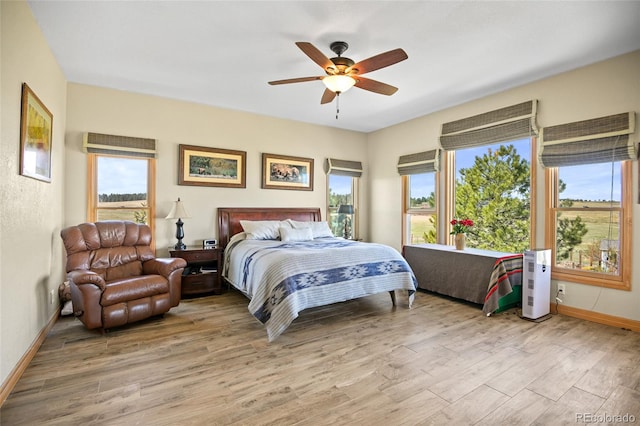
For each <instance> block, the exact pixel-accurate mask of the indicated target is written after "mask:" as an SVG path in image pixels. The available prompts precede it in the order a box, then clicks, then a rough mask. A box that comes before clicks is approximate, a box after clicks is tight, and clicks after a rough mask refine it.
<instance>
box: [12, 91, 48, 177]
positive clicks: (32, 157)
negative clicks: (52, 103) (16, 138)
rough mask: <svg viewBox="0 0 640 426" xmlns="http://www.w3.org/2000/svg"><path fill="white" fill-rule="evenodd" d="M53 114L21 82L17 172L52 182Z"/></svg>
mask: <svg viewBox="0 0 640 426" xmlns="http://www.w3.org/2000/svg"><path fill="white" fill-rule="evenodd" d="M52 126H53V115H51V112H50V111H49V110H48V109H47V107H46V106H44V104H43V103H42V102H41V101H40V99H39V98H38V97H37V96H36V94H35V93H33V91H32V90H31V89H30V88H29V86H27V83H22V113H21V116H20V174H21V175H23V176H28V177H31V178H34V179H38V180H42V181H45V182H51V137H52V134H53V133H52Z"/></svg>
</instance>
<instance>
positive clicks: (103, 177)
mask: <svg viewBox="0 0 640 426" xmlns="http://www.w3.org/2000/svg"><path fill="white" fill-rule="evenodd" d="M96 160H97V179H98V180H97V182H96V186H95V187H96V188H97V194H96V200H97V203H98V204H97V209H96V210H95V217H96V220H131V221H133V222H136V223H146V224H149V207H150V206H149V203H148V186H147V185H148V182H147V178H148V167H149V160H148V159H142V158H130V157H129V158H128V157H111V156H102V155H98V156H97V157H96Z"/></svg>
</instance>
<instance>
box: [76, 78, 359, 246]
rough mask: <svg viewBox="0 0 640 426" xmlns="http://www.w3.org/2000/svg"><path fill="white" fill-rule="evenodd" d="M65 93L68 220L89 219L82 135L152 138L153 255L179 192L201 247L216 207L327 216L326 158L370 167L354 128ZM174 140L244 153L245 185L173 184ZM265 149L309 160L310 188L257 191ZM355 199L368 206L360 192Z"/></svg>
mask: <svg viewBox="0 0 640 426" xmlns="http://www.w3.org/2000/svg"><path fill="white" fill-rule="evenodd" d="M67 96H68V103H67V115H68V120H67V135H66V153H65V155H66V161H67V165H68V167H67V169H66V173H67V178H66V185H67V187H66V192H67V197H66V199H65V210H66V215H65V224H67V225H70V224H75V223H79V222H82V221H84V220H85V218H86V205H87V201H86V200H87V198H86V175H87V161H86V155H85V154H84V153H83V152H82V134H83V133H84V132H97V133H108V134H114V135H124V136H136V137H144V138H153V139H156V140H157V149H158V156H157V179H156V181H157V185H156V191H157V201H156V209H157V210H156V213H157V214H156V234H155V235H156V248H157V252H158V255H168V250H167V247H169V246H170V245H173V244H175V237H174V235H175V228H176V227H175V220H173V221H167V220H164V219H163V218H164V217H165V216H166V215H167V213H169V210H170V209H171V205H172V202H173V201H174V200H176V199H177V198H178V197H180V199H181V200H182V201H183V202H184V203H185V205H186V207H187V211H188V212H189V214H190V215H191V218H190V219H185V220H184V222H185V225H184V232H185V239H184V242H185V243H186V244H187V245H193V244H202V239H204V238H217V216H216V209H217V208H218V207H251V206H290V207H308V206H313V207H320V208H321V209H322V216H323V217H324V218H326V217H325V216H326V209H325V206H326V202H327V201H326V197H327V179H326V174H325V171H324V162H325V159H326V158H327V157H333V158H341V159H346V160H360V161H362V162H363V163H364V166H365V169H366V168H367V167H366V161H365V160H366V158H364V157H365V155H366V145H365V144H366V135H365V134H363V133H359V132H351V131H344V130H338V129H332V128H327V127H322V126H315V125H310V124H304V123H299V122H294V121H288V120H281V119H276V118H269V117H264V116H260V115H255V114H249V113H244V112H239V111H231V110H225V109H220V108H214V107H209V106H204V105H198V104H193V103H187V102H181V101H174V100H169V99H162V98H157V97H153V96H145V95H139V94H133V93H128V92H121V91H116V90H110V89H102V88H97V87H92V86H86V85H79V84H69V88H68V94H67ZM179 144H189V145H198V146H205V147H214V148H224V149H236V150H242V151H246V152H247V187H246V188H245V189H238V188H216V187H199V186H182V185H178V184H177V182H178V175H177V173H178V153H179V148H178V145H179ZM263 152H266V153H273V154H281V155H293V156H298V157H307V158H313V159H314V190H313V191H291V190H273V189H261V188H260V186H261V182H262V153H263ZM367 181H368V179H367V171H366V170H365V173H364V174H363V177H362V179H361V185H363V187H365V186H366V185H367ZM360 201H361V203H362V204H363V206H364V205H366V198H365V196H361V198H360ZM365 211H366V210H365ZM361 219H362V225H363V226H362V228H361V229H363V230H366V229H367V226H366V225H367V222H366V217H365V216H363V215H361ZM363 236H364V237H366V233H363Z"/></svg>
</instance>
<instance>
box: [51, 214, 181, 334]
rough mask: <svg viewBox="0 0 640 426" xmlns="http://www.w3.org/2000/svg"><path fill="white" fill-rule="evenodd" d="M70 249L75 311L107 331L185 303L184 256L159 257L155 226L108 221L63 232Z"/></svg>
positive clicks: (91, 326) (89, 323)
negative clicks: (182, 291) (153, 240)
mask: <svg viewBox="0 0 640 426" xmlns="http://www.w3.org/2000/svg"><path fill="white" fill-rule="evenodd" d="M60 236H61V237H62V240H63V241H64V246H65V249H66V251H67V268H66V269H67V279H68V280H69V285H70V288H71V300H72V303H73V312H74V315H75V316H76V317H78V318H79V319H80V321H82V322H83V323H84V325H85V326H86V327H87V328H89V329H94V328H100V329H101V330H102V331H104V330H106V329H108V328H111V327H117V326H121V325H124V324H128V323H131V322H134V321H140V320H143V319H145V318H149V317H152V316H155V315H161V314H164V313H165V312H167V311H169V309H171V308H172V307H174V306H178V304H179V303H180V287H181V281H182V271H183V270H184V268H185V266H186V265H187V263H186V261H185V260H184V259H181V258H156V257H155V255H154V253H153V251H152V250H151V247H150V244H151V229H150V228H149V227H148V226H147V225H143V224H137V223H134V222H129V221H121V220H108V221H102V222H95V223H83V224H80V225H77V226H70V227H68V228H65V229H63V230H62V231H61V232H60Z"/></svg>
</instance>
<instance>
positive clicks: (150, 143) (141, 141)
mask: <svg viewBox="0 0 640 426" xmlns="http://www.w3.org/2000/svg"><path fill="white" fill-rule="evenodd" d="M82 148H83V150H84V151H85V152H88V153H91V154H111V155H127V156H130V157H145V158H155V157H156V140H155V139H145V138H134V137H129V136H116V135H104V134H101V133H85V134H84V138H83V141H82Z"/></svg>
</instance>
